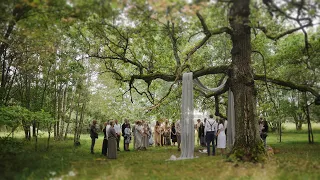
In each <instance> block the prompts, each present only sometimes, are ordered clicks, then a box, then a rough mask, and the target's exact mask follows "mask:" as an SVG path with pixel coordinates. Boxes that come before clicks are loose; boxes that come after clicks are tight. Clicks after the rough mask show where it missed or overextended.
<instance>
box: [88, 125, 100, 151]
mask: <svg viewBox="0 0 320 180" xmlns="http://www.w3.org/2000/svg"><path fill="white" fill-rule="evenodd" d="M96 124H97V121H96V120H93V121H92V125H91V127H90V137H91V149H90V150H91V154H94V151H93V149H94V145H95V143H96V139H98V133H97V128H96Z"/></svg>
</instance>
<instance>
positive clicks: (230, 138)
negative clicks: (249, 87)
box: [227, 89, 236, 150]
mask: <svg viewBox="0 0 320 180" xmlns="http://www.w3.org/2000/svg"><path fill="white" fill-rule="evenodd" d="M235 134H236V132H235V114H234V97H233V93H232V91H231V89H229V91H228V124H227V148H228V150H231V149H232V147H233V144H234V137H235Z"/></svg>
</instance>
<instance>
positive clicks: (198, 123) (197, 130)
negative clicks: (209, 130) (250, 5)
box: [196, 119, 201, 145]
mask: <svg viewBox="0 0 320 180" xmlns="http://www.w3.org/2000/svg"><path fill="white" fill-rule="evenodd" d="M200 124H201V120H200V119H197V124H196V132H197V134H198V138H197V144H198V145H200V136H199V134H200V133H199V127H200Z"/></svg>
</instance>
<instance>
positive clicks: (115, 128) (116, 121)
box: [114, 120, 121, 151]
mask: <svg viewBox="0 0 320 180" xmlns="http://www.w3.org/2000/svg"><path fill="white" fill-rule="evenodd" d="M114 130H115V131H116V134H117V151H120V146H119V143H120V137H121V127H120V124H118V120H115V125H114Z"/></svg>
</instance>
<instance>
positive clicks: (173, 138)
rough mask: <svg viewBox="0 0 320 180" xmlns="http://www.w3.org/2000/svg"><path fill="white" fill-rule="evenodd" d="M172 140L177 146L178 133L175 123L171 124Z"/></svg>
mask: <svg viewBox="0 0 320 180" xmlns="http://www.w3.org/2000/svg"><path fill="white" fill-rule="evenodd" d="M171 140H172V143H173V145H174V146H175V143H176V142H177V134H176V126H175V124H174V123H172V125H171Z"/></svg>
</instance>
